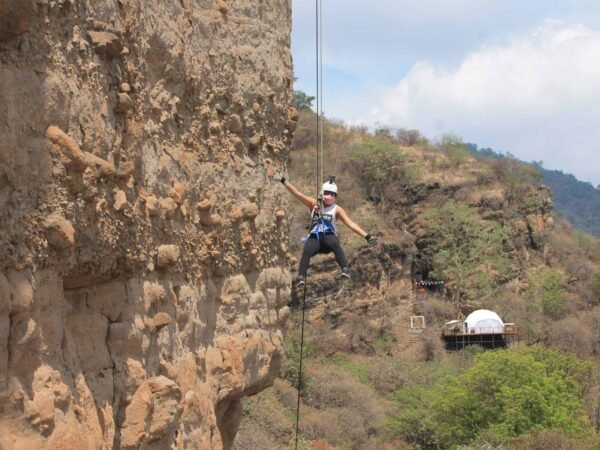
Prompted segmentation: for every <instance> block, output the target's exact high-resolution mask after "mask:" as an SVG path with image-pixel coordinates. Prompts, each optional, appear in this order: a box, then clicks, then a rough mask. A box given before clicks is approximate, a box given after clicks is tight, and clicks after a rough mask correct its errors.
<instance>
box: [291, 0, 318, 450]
mask: <svg viewBox="0 0 600 450" xmlns="http://www.w3.org/2000/svg"><path fill="white" fill-rule="evenodd" d="M315 44H316V73H315V75H316V85H317V96H316V100H317V145H316V147H317V149H316V150H317V173H316V178H317V180H316V181H317V182H316V185H317V186H316V187H317V196H318V195H319V192H320V190H321V183H322V182H323V111H322V103H323V87H322V83H323V22H322V1H321V0H315ZM306 281H308V279H306V280H305V282H306ZM305 312H306V284H305V285H304V293H303V295H302V323H301V326H300V330H301V331H300V362H299V364H298V366H299V367H298V400H297V402H296V439H295V441H296V442H295V448H296V450H298V430H299V428H300V396H301V394H302V360H303V356H304V316H305Z"/></svg>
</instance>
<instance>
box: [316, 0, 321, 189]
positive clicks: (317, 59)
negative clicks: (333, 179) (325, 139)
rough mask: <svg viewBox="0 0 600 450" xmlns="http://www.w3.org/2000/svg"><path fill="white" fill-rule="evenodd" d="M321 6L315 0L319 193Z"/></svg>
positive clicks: (317, 178)
mask: <svg viewBox="0 0 600 450" xmlns="http://www.w3.org/2000/svg"><path fill="white" fill-rule="evenodd" d="M319 7H320V0H315V56H316V61H315V82H316V88H317V96H316V97H317V98H316V100H317V141H316V142H317V144H316V147H317V149H316V150H317V173H316V174H315V178H316V188H317V189H316V192H317V195H318V193H319V190H320V187H321V182H320V176H321V175H320V174H321V141H320V136H321V81H320V78H319V75H320V69H319V62H320V60H321V53H320V51H321V50H320V49H321V47H320V45H319V44H320V42H321V30H320V25H319V23H320V22H319V21H320V16H319Z"/></svg>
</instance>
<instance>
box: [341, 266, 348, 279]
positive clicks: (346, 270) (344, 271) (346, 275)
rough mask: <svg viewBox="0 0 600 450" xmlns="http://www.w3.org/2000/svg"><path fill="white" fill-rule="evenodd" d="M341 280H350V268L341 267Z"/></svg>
mask: <svg viewBox="0 0 600 450" xmlns="http://www.w3.org/2000/svg"><path fill="white" fill-rule="evenodd" d="M342 278H347V279H348V280H349V279H350V268H349V267H342Z"/></svg>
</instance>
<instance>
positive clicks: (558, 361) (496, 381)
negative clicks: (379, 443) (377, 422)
mask: <svg viewBox="0 0 600 450" xmlns="http://www.w3.org/2000/svg"><path fill="white" fill-rule="evenodd" d="M592 373H593V366H592V364H591V363H588V362H585V361H581V360H579V359H577V357H576V356H574V355H572V354H567V353H561V352H559V351H556V350H550V349H547V348H544V347H541V346H531V347H523V348H520V349H518V350H516V351H511V350H498V351H487V352H482V353H479V354H477V355H476V356H475V362H474V364H473V365H471V366H470V367H469V368H467V369H466V370H464V371H463V372H462V373H459V374H458V375H450V376H447V377H445V378H443V379H441V380H440V381H439V382H438V383H437V384H435V385H434V386H432V387H429V386H425V385H423V386H409V387H406V388H402V389H400V390H399V391H398V392H397V393H396V394H395V397H394V400H395V401H396V402H397V403H398V408H399V413H398V414H397V415H396V416H395V417H394V418H392V419H389V420H387V421H385V422H384V423H383V424H382V425H383V428H384V430H385V431H386V433H387V435H388V436H389V437H398V438H402V439H404V440H405V441H407V442H410V443H412V444H415V445H418V446H419V447H420V448H424V449H438V448H444V449H445V448H453V447H454V446H456V445H469V444H472V443H473V442H475V441H478V440H480V441H482V440H483V441H495V442H500V443H505V444H509V443H510V441H511V440H512V439H514V438H516V437H518V436H523V435H527V434H528V433H530V432H532V431H540V430H559V431H560V432H562V433H564V434H565V435H566V436H571V437H578V438H584V437H586V436H590V435H592V434H593V427H592V426H591V424H590V421H589V419H588V417H587V416H586V415H585V411H584V392H585V390H586V388H587V387H588V386H589V384H590V383H591V381H592Z"/></svg>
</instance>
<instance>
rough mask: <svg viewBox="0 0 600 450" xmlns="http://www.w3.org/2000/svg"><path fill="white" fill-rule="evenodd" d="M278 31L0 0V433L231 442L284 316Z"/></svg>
mask: <svg viewBox="0 0 600 450" xmlns="http://www.w3.org/2000/svg"><path fill="white" fill-rule="evenodd" d="M290 29H291V1H289V0H286V1H273V0H267V1H261V2H256V1H252V0H237V1H235V2H233V1H226V2H225V1H218V2H214V1H212V0H211V1H209V0H200V1H198V0H181V1H179V2H157V1H141V0H81V1H72V0H56V1H53V2H46V1H42V0H38V1H35V0H32V1H29V0H27V1H14V0H0V79H1V80H2V82H1V83H0V229H1V230H2V233H1V234H0V448H2V449H3V450H4V449H7V450H8V449H26V448H60V449H88V448H90V449H91V448H95V449H110V448H152V449H167V448H168V449H171V448H180V449H184V448H185V449H193V448H198V449H200V448H202V449H207V448H215V449H218V448H228V447H230V446H231V444H232V442H233V439H234V437H235V433H236V429H237V425H238V422H239V418H240V414H241V410H240V399H241V398H242V397H243V396H246V395H251V394H254V393H256V392H258V391H260V390H261V389H264V388H265V387H267V386H269V385H270V384H271V383H272V382H273V379H274V377H275V374H276V373H277V371H278V367H279V365H280V361H281V357H282V352H283V345H282V339H283V337H282V329H283V326H284V324H285V320H286V318H287V316H288V314H289V308H288V307H287V303H288V301H289V297H290V290H291V288H290V282H291V279H290V272H289V266H288V258H287V255H286V254H285V253H282V251H281V248H282V245H283V246H284V247H285V245H286V244H287V238H288V233H289V229H288V225H287V222H286V221H285V219H284V218H285V214H284V215H282V214H281V213H279V215H276V211H278V210H281V211H286V210H287V209H288V208H289V205H288V197H287V196H286V194H285V192H284V191H283V190H281V189H280V186H278V184H277V183H272V182H270V181H269V180H267V179H266V170H265V167H266V165H267V161H269V162H270V161H274V162H276V163H279V164H280V165H281V164H282V163H284V162H285V159H286V158H287V154H288V151H289V139H290V136H291V130H290V120H289V117H290V111H291V110H290V103H291V87H290V83H289V80H290V79H291V78H292V73H291V69H292V65H291V55H290ZM277 218H278V219H279V222H278V220H277ZM282 223H283V225H285V226H282Z"/></svg>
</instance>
